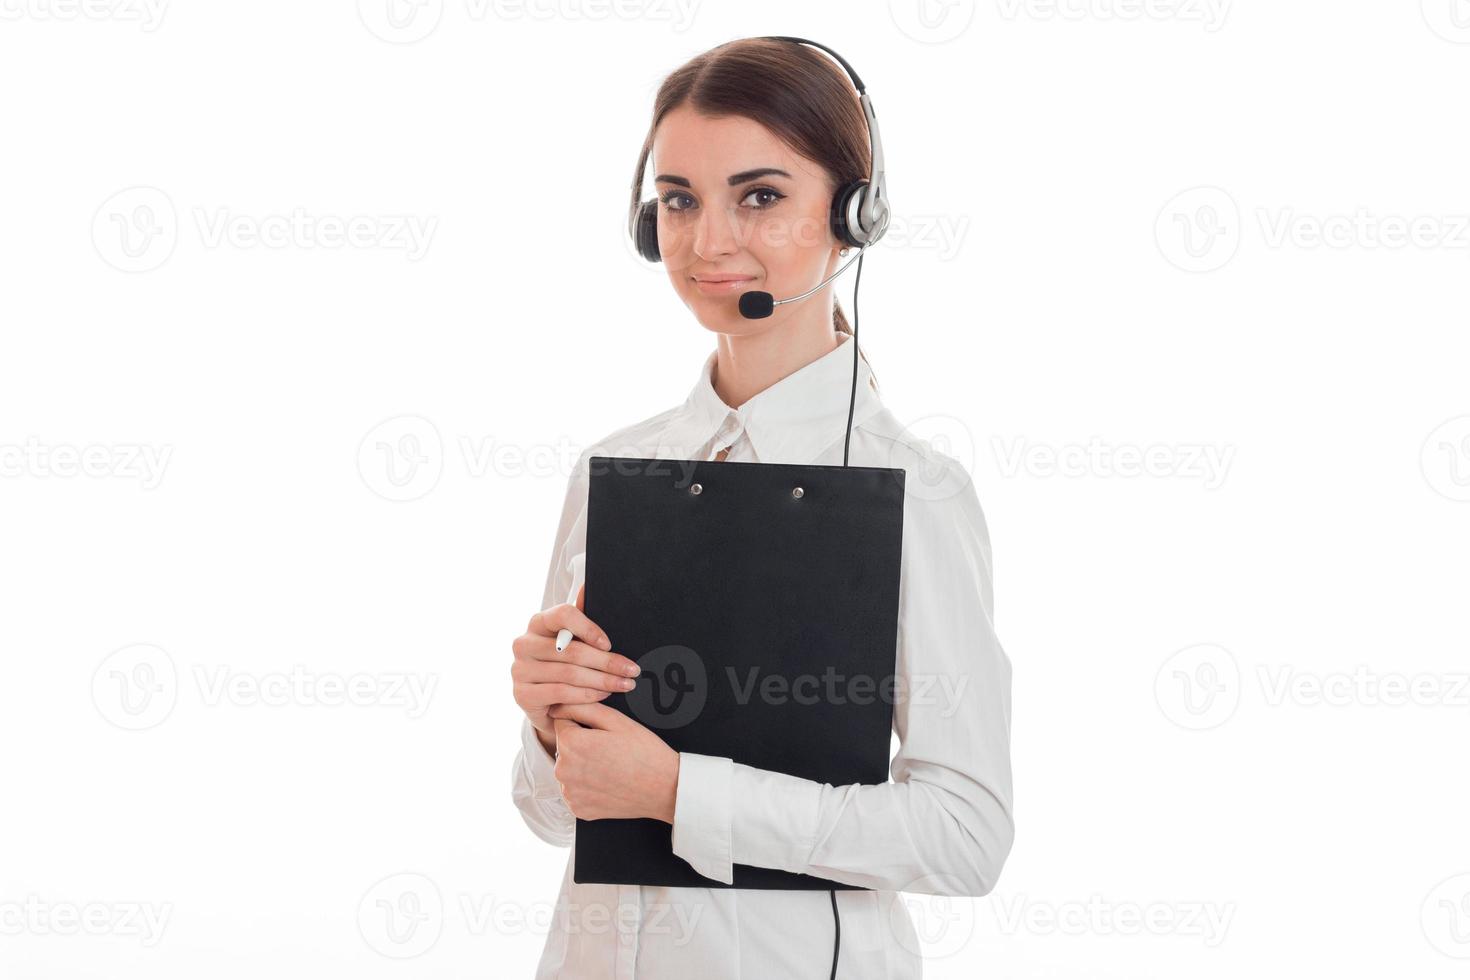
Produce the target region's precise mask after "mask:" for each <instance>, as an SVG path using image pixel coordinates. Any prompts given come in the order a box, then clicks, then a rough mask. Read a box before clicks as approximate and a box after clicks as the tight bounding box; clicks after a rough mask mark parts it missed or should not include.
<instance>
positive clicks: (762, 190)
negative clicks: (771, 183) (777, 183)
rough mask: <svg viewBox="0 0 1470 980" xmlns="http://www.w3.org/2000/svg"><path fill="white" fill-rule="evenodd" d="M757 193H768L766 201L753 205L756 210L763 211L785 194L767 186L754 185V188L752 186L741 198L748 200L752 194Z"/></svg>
mask: <svg viewBox="0 0 1470 980" xmlns="http://www.w3.org/2000/svg"><path fill="white" fill-rule="evenodd" d="M757 194H769V195H770V198H769V199H768V200H767V201H766V203H764V204H757V205H755V208H756V210H758V211H764V210H765V209H766V208H768V207H771V206H772V205H773V204H775V203H776V202H777V201H779V200H781V199H782V198H783V197H785V196H786V195H785V194H782V193H781V192H780V191H777V190H773V189H772V188H769V187H755V188H752V189H751V191H750V193H749V194H746V195H745V197H744V198H743V200H746V201H748V200H750V199H751V198H752V197H753V196H755V195H757Z"/></svg>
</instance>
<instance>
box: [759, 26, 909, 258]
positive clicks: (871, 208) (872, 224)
mask: <svg viewBox="0 0 1470 980" xmlns="http://www.w3.org/2000/svg"><path fill="white" fill-rule="evenodd" d="M761 39H762V40H765V41H791V42H793V43H795V44H808V45H811V46H812V47H814V48H819V49H821V50H822V51H825V52H827V53H828V54H829V55H831V56H832V57H833V58H834V59H835V60H836V61H837V63H838V64H839V65H841V66H842V70H843V71H845V72H847V75H848V77H849V78H851V79H852V84H853V87H854V88H856V89H857V93H858V101H859V102H860V103H861V104H862V107H863V115H864V116H865V117H866V118H867V120H868V146H869V147H870V149H871V151H872V152H871V155H872V166H871V167H870V168H869V173H868V185H867V187H865V188H863V192H862V195H861V197H860V204H859V206H858V208H857V214H856V217H857V224H858V227H859V229H860V230H861V232H862V233H863V234H864V235H865V236H866V238H867V242H866V244H869V245H871V244H872V243H873V242H876V241H877V240H878V239H879V238H881V237H882V236H883V232H884V231H885V230H887V228H888V194H887V190H888V188H887V187H885V186H884V180H883V140H882V138H881V137H880V136H879V135H878V117H877V116H876V115H874V113H873V100H872V99H870V98H868V88H867V86H866V85H864V84H863V80H862V79H861V78H859V77H858V73H857V72H856V71H853V68H852V65H849V64H848V63H847V59H846V58H844V57H842V55H840V54H838V53H837V52H836V51H833V50H832V49H831V48H829V47H827V46H826V45H825V44H820V43H818V42H816V41H812V40H809V39H807V38H804V37H789V36H787V35H784V34H766V35H762V37H761Z"/></svg>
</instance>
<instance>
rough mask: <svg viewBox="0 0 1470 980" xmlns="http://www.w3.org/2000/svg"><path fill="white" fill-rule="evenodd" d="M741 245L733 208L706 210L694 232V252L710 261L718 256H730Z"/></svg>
mask: <svg viewBox="0 0 1470 980" xmlns="http://www.w3.org/2000/svg"><path fill="white" fill-rule="evenodd" d="M739 245H740V236H739V229H738V227H737V225H736V219H735V211H734V209H733V208H705V209H704V213H703V214H701V215H700V216H699V222H698V225H697V227H696V228H695V231H694V251H695V252H696V253H697V254H698V255H699V257H700V258H702V259H704V260H706V261H708V260H709V259H711V258H713V257H715V256H718V255H729V254H730V253H732V252H735V251H737V250H738V248H739Z"/></svg>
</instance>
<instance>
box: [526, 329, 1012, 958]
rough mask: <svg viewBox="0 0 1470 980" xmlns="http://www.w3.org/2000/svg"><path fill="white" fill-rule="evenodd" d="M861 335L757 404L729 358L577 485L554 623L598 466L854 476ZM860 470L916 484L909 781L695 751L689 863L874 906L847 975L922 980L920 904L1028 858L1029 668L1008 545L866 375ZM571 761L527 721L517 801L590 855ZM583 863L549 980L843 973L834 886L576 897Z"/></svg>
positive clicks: (911, 513) (900, 654) (905, 662)
mask: <svg viewBox="0 0 1470 980" xmlns="http://www.w3.org/2000/svg"><path fill="white" fill-rule="evenodd" d="M841 336H842V337H843V342H842V343H841V344H839V345H838V346H837V347H836V348H835V349H833V350H832V351H830V352H829V353H827V354H825V355H823V356H822V357H819V358H818V359H817V360H815V361H813V362H811V363H810V364H807V365H805V366H804V367H802V368H800V369H799V370H797V371H795V372H793V373H792V374H790V375H787V376H786V377H785V378H783V379H781V380H780V381H778V382H776V383H775V384H774V385H771V386H770V387H769V388H767V389H765V390H764V391H762V392H760V393H759V394H757V395H755V396H754V397H753V398H751V399H750V400H749V401H748V402H746V403H745V404H744V405H742V406H741V407H740V408H738V409H732V408H730V407H729V406H728V405H726V404H725V403H724V402H723V401H722V400H721V399H720V397H719V396H718V395H717V394H716V393H715V390H714V387H713V385H712V384H711V372H712V370H713V368H714V363H715V355H714V353H711V354H710V355H709V357H708V359H706V361H705V364H704V369H703V371H702V372H701V375H700V378H699V381H698V382H697V383H696V384H695V386H694V389H693V390H692V391H691V392H690V393H689V396H688V398H686V399H685V401H684V403H683V404H682V405H680V406H678V407H677V408H673V409H670V410H668V411H666V412H662V413H660V414H659V415H655V416H654V417H652V418H650V419H647V420H645V421H643V422H639V423H637V424H636V425H631V426H628V427H626V428H623V429H619V430H617V431H616V432H613V433H611V434H610V435H608V436H607V437H606V438H604V439H602V440H599V442H598V443H597V444H595V445H594V446H591V447H589V448H588V449H586V450H585V451H584V452H583V453H582V455H581V457H580V458H579V459H578V461H577V465H576V468H575V470H574V472H573V474H572V476H571V478H570V480H569V484H568V488H567V496H566V502H565V504H564V507H563V510H562V516H561V521H560V525H559V527H558V528H557V536H556V541H555V545H554V547H553V550H552V560H551V567H550V569H549V571H548V573H547V579H546V588H545V591H544V593H543V595H542V602H541V608H543V609H544V608H548V607H550V606H552V605H555V604H556V603H559V602H565V601H574V600H575V598H576V594H577V590H578V589H579V588H580V586H581V584H582V577H583V568H584V562H585V558H586V554H585V551H586V514H587V466H588V459H589V457H591V456H594V455H610V456H640V457H648V458H657V459H701V460H707V459H713V458H715V457H716V455H717V454H718V453H719V451H720V450H722V449H724V448H725V447H727V446H728V447H730V452H729V455H728V456H726V457H725V458H727V459H730V460H735V461H751V462H762V463H824V464H834V465H840V464H841V463H842V447H843V438H844V436H845V434H846V426H847V411H848V401H849V395H850V391H851V388H850V385H851V381H852V347H851V346H849V345H850V344H851V343H852V342H853V341H852V338H851V337H850V336H848V335H846V334H844V335H841ZM848 461H849V462H850V463H851V464H852V465H854V466H889V467H903V468H904V469H905V470H906V488H905V489H906V493H905V501H904V516H903V559H902V570H901V572H900V582H899V611H898V649H897V658H898V663H897V672H898V675H899V677H900V678H902V686H901V687H900V688H899V690H900V691H901V692H906V696H900V697H898V698H896V699H895V704H894V714H893V729H894V731H895V732H896V733H897V735H898V738H899V742H900V746H899V750H898V752H897V754H896V755H895V756H894V757H893V759H892V761H891V763H890V767H889V773H890V775H891V777H892V782H889V783H885V784H882V785H872V786H869V785H857V784H854V785H849V786H832V785H830V784H826V783H819V782H815V781H812V780H807V779H799V778H797V777H794V776H789V775H786V774H784V773H779V772H773V771H770V770H765V769H756V768H753V767H751V766H746V765H743V764H741V763H738V762H733V761H731V760H730V759H726V758H716V757H712V756H704V755H698V754H695V753H690V752H683V753H680V758H679V783H678V789H677V795H676V800H675V814H674V825H673V849H674V853H676V854H678V855H679V856H680V857H682V858H683V859H684V860H686V861H688V862H689V864H690V865H691V866H692V867H693V868H694V869H695V870H696V871H698V872H699V873H700V874H703V875H705V876H707V877H709V878H713V879H715V880H717V881H723V882H730V881H732V880H733V879H732V874H731V865H732V864H747V865H755V866H759V867H767V868H779V869H782V870H785V871H792V872H803V873H806V874H810V875H816V876H818V877H821V878H826V879H829V880H833V881H839V882H843V883H845V884H852V885H860V886H862V887H864V888H866V889H871V890H870V891H842V890H839V891H838V892H837V905H838V909H839V912H840V915H841V930H842V932H841V940H840V952H839V958H838V965H837V976H838V977H839V978H845V980H859V978H879V977H883V978H896V977H901V978H911V977H919V976H921V975H922V959H921V955H922V950H921V947H920V945H919V942H918V939H917V938H916V936H915V930H914V926H913V921H912V918H911V917H910V915H909V912H908V909H907V907H906V906H905V905H904V904H903V902H902V899H901V896H900V894H899V893H900V892H909V893H914V894H927V895H965V896H979V895H984V894H986V893H988V892H989V891H990V890H991V889H992V888H994V887H995V883H996V879H997V877H998V876H999V875H1000V871H1001V867H1002V865H1003V864H1004V863H1005V860H1006V856H1007V855H1008V854H1009V853H1010V849H1011V841H1012V837H1013V834H1014V823H1013V821H1012V802H1011V763H1010V720H1011V705H1010V688H1011V665H1010V661H1009V659H1008V658H1007V656H1006V653H1005V651H1004V650H1003V649H1002V648H1001V644H1000V641H999V640H998V639H997V638H996V634H995V628H994V618H993V608H992V586H991V568H990V539H989V535H988V532H987V530H986V526H985V518H984V515H983V514H982V513H981V510H980V504H979V502H978V501H977V499H976V497H975V491H974V487H973V486H972V484H971V482H970V478H969V474H968V473H966V472H965V470H964V468H963V467H962V466H961V465H960V464H959V463H958V462H956V461H955V460H954V459H952V458H950V457H948V456H946V455H944V454H942V453H940V452H938V451H937V450H934V449H933V448H932V447H930V446H929V445H928V444H927V443H925V442H923V441H922V440H920V439H918V438H916V437H915V436H913V435H912V434H911V433H909V432H908V431H906V430H905V429H904V428H903V426H901V425H900V424H899V423H898V421H897V420H896V419H895V418H894V416H893V415H892V414H891V413H890V412H889V410H888V409H887V408H886V407H885V406H883V404H882V403H881V402H880V401H879V398H878V389H877V384H876V382H875V381H874V379H873V374H872V371H871V370H870V369H869V368H868V365H867V362H866V360H860V361H859V373H858V394H857V402H856V407H855V409H854V415H853V431H852V440H851V444H850V452H849V460H848ZM612 641H613V649H614V650H617V649H618V647H617V642H618V640H617V637H616V636H614V637H613V638H612ZM553 764H554V759H553V757H552V756H551V755H549V754H548V753H547V752H546V750H545V748H544V747H543V746H542V745H541V743H540V741H539V740H538V739H537V738H536V733H535V729H534V728H533V727H532V726H531V723H530V721H529V720H524V721H523V722H522V726H521V749H520V752H519V753H518V754H517V756H516V760H515V766H514V773H513V788H512V798H513V799H514V801H515V804H516V806H517V807H519V808H520V811H521V815H522V816H523V817H524V819H525V821H526V823H527V825H528V826H529V827H530V828H531V830H532V831H533V832H535V834H536V835H537V836H538V837H540V838H541V839H542V840H544V841H547V842H549V843H551V844H554V845H556V846H558V847H572V848H575V842H574V834H573V830H574V827H575V818H574V817H573V815H572V813H571V811H570V810H569V809H568V808H567V806H566V803H565V802H564V801H563V800H562V798H561V791H560V788H559V786H558V785H557V781H556V777H555V775H554V772H553V768H552V766H553ZM573 860H574V854H569V855H568V860H567V867H566V872H565V874H564V875H563V878H562V883H561V892H560V895H559V898H558V901H557V907H556V912H555V914H554V915H553V917H552V920H551V931H550V934H549V935H548V936H547V938H546V945H545V948H544V950H543V951H542V955H541V961H540V965H539V967H538V969H537V973H536V976H537V977H538V980H549V978H553V977H561V978H567V980H594V978H604V977H611V978H615V980H633V978H637V980H688V978H690V977H698V978H700V980H725V978H730V980H735V978H748V980H756V978H759V980H765V978H773V977H781V978H785V977H823V978H825V977H827V976H828V973H829V971H830V969H831V963H832V941H833V922H832V906H831V899H830V897H829V894H830V893H829V892H827V891H772V890H760V889H734V888H664V887H652V886H640V885H607V884H577V883H575V882H573V881H572V867H573Z"/></svg>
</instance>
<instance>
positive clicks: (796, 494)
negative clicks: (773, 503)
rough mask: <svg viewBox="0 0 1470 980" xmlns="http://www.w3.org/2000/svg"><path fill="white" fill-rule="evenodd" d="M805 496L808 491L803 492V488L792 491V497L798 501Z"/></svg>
mask: <svg viewBox="0 0 1470 980" xmlns="http://www.w3.org/2000/svg"><path fill="white" fill-rule="evenodd" d="M805 494H806V491H805V490H803V489H802V488H801V487H797V488H796V489H795V490H793V491H791V496H793V497H795V498H796V499H797V500H800V499H801V498H802V497H803V496H804V495H805Z"/></svg>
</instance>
